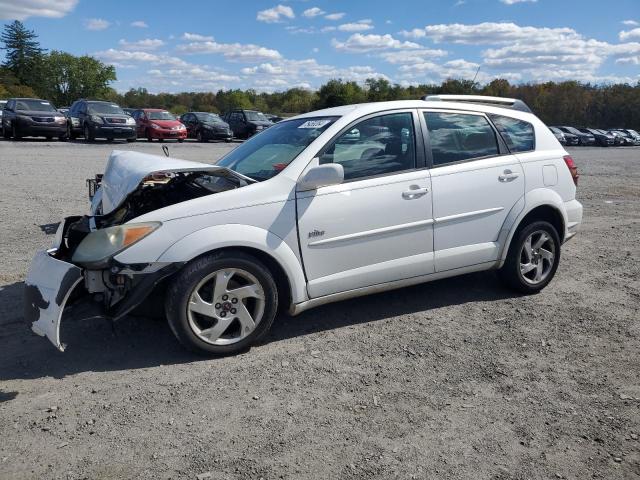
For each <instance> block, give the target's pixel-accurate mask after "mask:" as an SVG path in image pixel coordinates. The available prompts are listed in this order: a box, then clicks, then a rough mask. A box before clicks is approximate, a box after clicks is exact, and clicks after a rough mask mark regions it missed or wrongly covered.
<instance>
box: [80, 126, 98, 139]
mask: <svg viewBox="0 0 640 480" xmlns="http://www.w3.org/2000/svg"><path fill="white" fill-rule="evenodd" d="M82 133H83V134H84V139H85V140H86V141H87V142H95V141H96V137H94V136H93V133H91V129H90V128H89V125H87V124H86V123H85V124H84V128H83V130H82Z"/></svg>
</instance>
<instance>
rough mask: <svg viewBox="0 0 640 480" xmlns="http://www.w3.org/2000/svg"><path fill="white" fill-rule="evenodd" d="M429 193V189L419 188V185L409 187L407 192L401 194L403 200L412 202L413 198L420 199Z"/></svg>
mask: <svg viewBox="0 0 640 480" xmlns="http://www.w3.org/2000/svg"><path fill="white" fill-rule="evenodd" d="M427 193H429V188H427V187H420V185H410V186H409V190H406V191H404V192H402V198H404V199H405V200H413V199H414V198H420V197H421V196H423V195H426V194H427Z"/></svg>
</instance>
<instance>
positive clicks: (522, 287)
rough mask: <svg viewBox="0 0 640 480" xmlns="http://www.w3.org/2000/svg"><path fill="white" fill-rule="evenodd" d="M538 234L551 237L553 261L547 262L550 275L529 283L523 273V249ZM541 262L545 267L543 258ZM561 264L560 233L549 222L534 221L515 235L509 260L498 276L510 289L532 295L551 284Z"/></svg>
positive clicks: (540, 259)
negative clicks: (530, 238)
mask: <svg viewBox="0 0 640 480" xmlns="http://www.w3.org/2000/svg"><path fill="white" fill-rule="evenodd" d="M536 232H545V233H546V234H547V235H548V237H549V242H550V243H552V247H553V261H552V262H549V261H548V260H547V265H548V267H543V268H549V270H548V273H547V274H546V276H545V277H544V279H542V280H541V281H539V282H536V283H532V281H531V280H529V281H527V279H526V278H525V276H524V274H523V273H522V271H521V262H522V260H523V259H522V255H523V253H522V252H523V247H524V243H525V241H526V240H527V239H528V238H529V236H531V235H532V234H534V235H535V234H536ZM538 261H539V262H542V264H543V265H544V262H545V260H544V259H542V258H538ZM559 263H560V238H559V236H558V232H557V231H556V229H555V227H554V226H553V225H551V224H550V223H549V222H545V221H543V220H537V221H534V222H532V223H530V224H528V225H525V226H524V227H521V228H519V229H518V231H517V232H516V233H515V235H514V237H513V239H512V240H511V245H510V246H509V252H508V253H507V259H506V261H505V263H504V265H503V266H502V268H501V269H500V270H498V276H499V277H500V279H501V280H502V281H503V282H504V283H505V285H506V286H508V287H509V288H511V289H513V290H516V291H518V292H521V293H524V294H532V293H537V292H539V291H540V290H542V289H543V288H544V287H546V286H547V285H548V284H549V282H551V280H552V279H553V277H554V276H555V274H556V270H557V269H558V265H559Z"/></svg>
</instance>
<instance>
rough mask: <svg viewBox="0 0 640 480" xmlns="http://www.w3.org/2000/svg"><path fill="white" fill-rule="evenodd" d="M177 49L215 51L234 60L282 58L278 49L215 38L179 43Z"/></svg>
mask: <svg viewBox="0 0 640 480" xmlns="http://www.w3.org/2000/svg"><path fill="white" fill-rule="evenodd" d="M177 50H178V51H179V52H182V53H186V54H203V53H214V54H220V55H222V56H224V57H225V58H226V59H227V60H229V61H234V62H260V61H265V60H276V59H279V58H282V55H281V54H280V52H278V51H277V50H273V49H270V48H266V47H262V46H260V45H253V44H250V43H249V44H242V43H218V42H216V41H214V40H207V41H201V42H191V43H188V44H183V45H178V48H177Z"/></svg>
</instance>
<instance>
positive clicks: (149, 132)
mask: <svg viewBox="0 0 640 480" xmlns="http://www.w3.org/2000/svg"><path fill="white" fill-rule="evenodd" d="M145 137H147V142H153V137H152V136H151V130H149V129H148V128H147V130H146V132H145Z"/></svg>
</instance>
